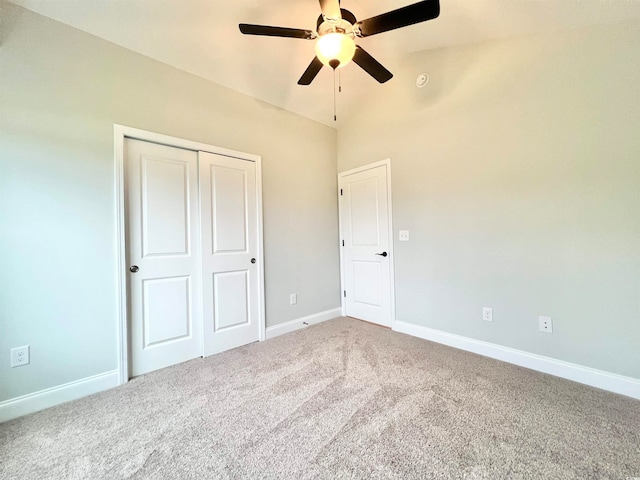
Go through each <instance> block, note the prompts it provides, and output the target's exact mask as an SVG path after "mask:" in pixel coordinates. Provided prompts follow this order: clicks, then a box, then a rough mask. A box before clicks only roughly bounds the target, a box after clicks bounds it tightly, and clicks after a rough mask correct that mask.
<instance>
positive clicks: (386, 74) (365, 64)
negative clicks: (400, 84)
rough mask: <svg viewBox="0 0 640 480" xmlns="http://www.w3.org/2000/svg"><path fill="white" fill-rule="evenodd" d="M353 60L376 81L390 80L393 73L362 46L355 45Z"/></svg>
mask: <svg viewBox="0 0 640 480" xmlns="http://www.w3.org/2000/svg"><path fill="white" fill-rule="evenodd" d="M353 61H354V62H355V63H357V64H358V65H360V67H361V68H362V69H363V70H364V71H365V72H367V73H368V74H369V75H371V76H372V77H373V78H375V79H376V80H377V81H378V82H380V83H384V82H386V81H388V80H391V78H392V77H393V73H391V72H390V71H389V70H387V69H386V68H384V67H383V66H382V64H381V63H380V62H378V61H377V60H376V59H375V58H373V57H372V56H371V55H369V54H368V53H367V52H366V51H365V50H364V49H363V48H362V47H360V46H356V53H355V54H354V55H353Z"/></svg>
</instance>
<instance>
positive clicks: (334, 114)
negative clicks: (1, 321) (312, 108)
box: [333, 68, 338, 122]
mask: <svg viewBox="0 0 640 480" xmlns="http://www.w3.org/2000/svg"><path fill="white" fill-rule="evenodd" d="M337 120H338V117H337V115H336V69H335V68H334V69H333V121H334V122H336V121H337Z"/></svg>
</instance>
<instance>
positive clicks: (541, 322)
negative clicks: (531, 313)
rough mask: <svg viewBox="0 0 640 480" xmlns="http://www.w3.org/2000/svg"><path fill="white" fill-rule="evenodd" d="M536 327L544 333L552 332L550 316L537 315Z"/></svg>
mask: <svg viewBox="0 0 640 480" xmlns="http://www.w3.org/2000/svg"><path fill="white" fill-rule="evenodd" d="M538 329H539V330H540V331H541V332H544V333H553V323H552V322H551V317H538Z"/></svg>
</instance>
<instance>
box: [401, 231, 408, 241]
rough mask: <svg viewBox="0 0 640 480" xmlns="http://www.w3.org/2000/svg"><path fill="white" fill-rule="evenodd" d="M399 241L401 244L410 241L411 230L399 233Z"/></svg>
mask: <svg viewBox="0 0 640 480" xmlns="http://www.w3.org/2000/svg"><path fill="white" fill-rule="evenodd" d="M398 240H399V241H401V242H408V241H409V230H400V231H399V232H398Z"/></svg>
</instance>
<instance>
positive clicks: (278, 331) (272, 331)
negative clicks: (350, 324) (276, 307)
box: [267, 307, 342, 340]
mask: <svg viewBox="0 0 640 480" xmlns="http://www.w3.org/2000/svg"><path fill="white" fill-rule="evenodd" d="M340 316H342V308H340V307H338V308H332V309H331V310H325V311H324V312H320V313H314V314H313V315H307V316H306V317H301V318H296V319H295V320H290V321H288V322H284V323H280V324H278V325H274V326H272V327H267V340H268V339H270V338H274V337H277V336H279V335H284V334H285V333H289V332H294V331H296V330H299V329H301V328H305V327H308V326H309V325H315V324H316V323H320V322H324V321H326V320H331V319H332V318H336V317H340Z"/></svg>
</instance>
